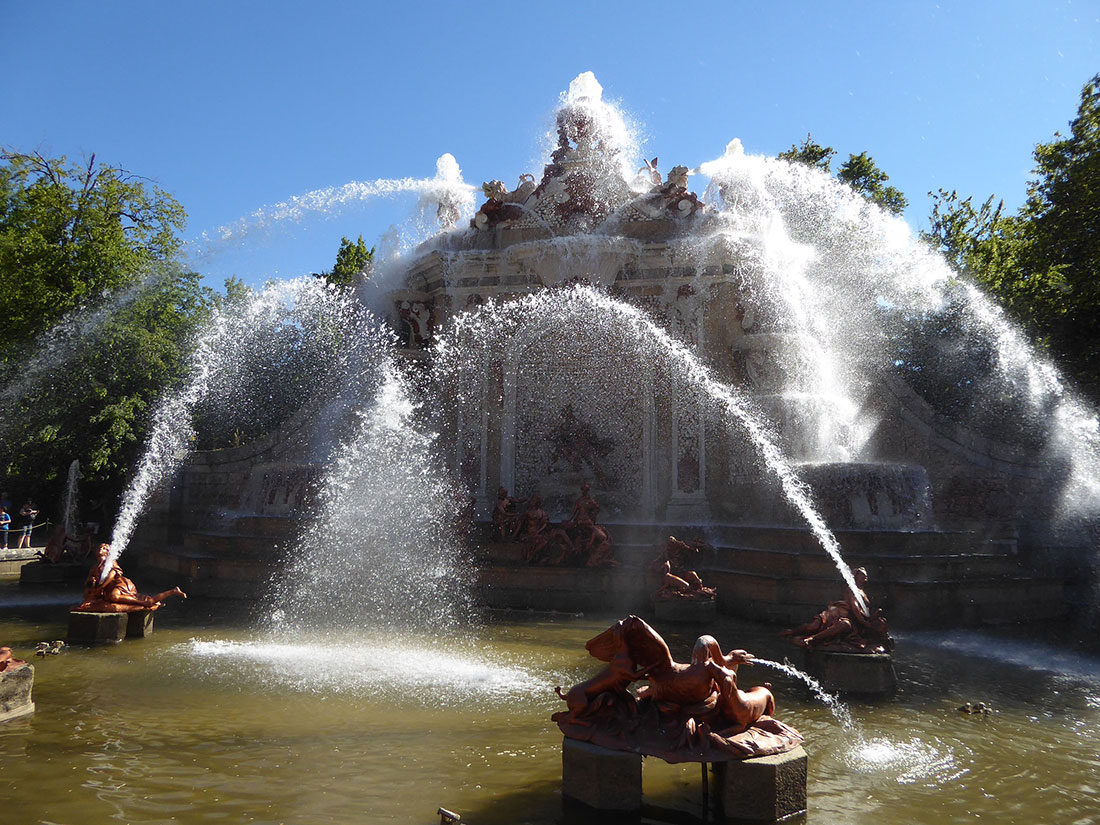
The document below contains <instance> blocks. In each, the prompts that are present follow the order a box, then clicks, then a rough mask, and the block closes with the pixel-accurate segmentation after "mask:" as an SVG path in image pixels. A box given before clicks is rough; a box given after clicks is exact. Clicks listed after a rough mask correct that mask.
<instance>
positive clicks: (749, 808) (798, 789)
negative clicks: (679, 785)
mask: <svg viewBox="0 0 1100 825" xmlns="http://www.w3.org/2000/svg"><path fill="white" fill-rule="evenodd" d="M807 761H808V760H807V758H806V751H804V750H803V749H802V748H801V747H798V748H795V749H794V750H793V751H788V752H787V753H780V754H776V755H775V756H758V757H756V758H755V759H741V760H736V761H730V762H715V763H714V779H715V788H716V794H715V795H716V796H717V797H718V804H719V805H720V806H721V809H722V812H723V814H724V815H725V816H726V818H728V819H734V820H755V821H758V822H776V821H778V820H780V819H784V818H785V817H788V816H791V815H792V814H797V813H799V812H801V811H804V810H806V763H807Z"/></svg>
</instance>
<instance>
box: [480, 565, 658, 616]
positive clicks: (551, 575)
mask: <svg viewBox="0 0 1100 825" xmlns="http://www.w3.org/2000/svg"><path fill="white" fill-rule="evenodd" d="M652 589H653V588H652V584H651V582H650V581H649V580H648V578H647V577H646V576H645V575H644V574H643V573H642V572H641V571H638V570H631V569H627V568H622V567H600V568H590V567H516V566H502V565H482V566H481V567H480V568H479V569H478V574H477V584H476V587H475V592H476V593H477V596H478V600H479V601H480V602H481V603H482V604H484V605H486V606H488V607H502V608H513V609H519V610H565V611H585V610H598V611H600V612H623V611H625V612H640V611H648V610H649V606H650V601H651V595H652V593H651V591H652Z"/></svg>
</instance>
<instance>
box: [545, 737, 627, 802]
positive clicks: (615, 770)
mask: <svg viewBox="0 0 1100 825" xmlns="http://www.w3.org/2000/svg"><path fill="white" fill-rule="evenodd" d="M561 792H562V796H565V797H568V798H569V799H572V800H574V801H576V802H582V803H584V804H585V805H588V806H589V807H590V808H595V809H596V810H599V811H623V812H627V811H638V810H641V807H642V756H641V754H638V753H628V752H626V751H614V750H610V749H609V748H601V747H599V746H598V745H593V744H591V743H589V742H581V741H579V740H576V739H569V738H565V739H563V740H562V746H561Z"/></svg>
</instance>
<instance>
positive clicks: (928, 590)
mask: <svg viewBox="0 0 1100 825" xmlns="http://www.w3.org/2000/svg"><path fill="white" fill-rule="evenodd" d="M703 580H704V581H705V582H706V583H707V584H708V585H710V586H712V587H717V588H718V607H719V610H720V611H722V612H724V613H731V614H733V615H737V616H742V617H744V618H752V619H757V620H760V621H765V622H779V623H784V624H789V625H794V624H801V623H803V622H806V621H809V620H810V619H811V618H812V617H813V616H814V615H815V614H817V613H819V612H820V611H821V610H822V609H824V608H825V606H826V605H827V604H828V603H829V602H831V601H835V600H836V599H838V598H840V596H841V595H842V593H843V589H844V588H843V585H842V584H840V583H839V582H838V581H837V580H836V579H835V578H834V579H833V580H832V581H829V580H827V579H800V578H783V577H777V576H769V575H763V574H759V573H746V572H743V571H733V570H711V571H707V572H706V573H704V574H703ZM868 595H869V596H870V598H871V603H872V607H881V608H882V609H883V611H884V612H885V614H886V618H887V620H888V621H889V622H890V626H891V627H894V628H909V629H917V628H929V627H951V626H976V625H980V624H997V623H1003V622H1011V621H1019V620H1020V619H1021V618H1022V617H1021V615H1020V613H1021V605H1026V612H1027V618H1028V619H1032V618H1033V619H1036V620H1039V619H1052V618H1059V617H1061V616H1064V615H1065V614H1066V612H1067V610H1068V603H1067V600H1066V598H1065V583H1064V581H1063V580H1062V579H1060V578H1054V577H1044V576H1000V577H991V578H989V579H974V580H927V581H912V580H901V579H895V580H893V581H879V582H877V583H876V582H875V581H874V580H872V584H871V586H870V587H869V588H868Z"/></svg>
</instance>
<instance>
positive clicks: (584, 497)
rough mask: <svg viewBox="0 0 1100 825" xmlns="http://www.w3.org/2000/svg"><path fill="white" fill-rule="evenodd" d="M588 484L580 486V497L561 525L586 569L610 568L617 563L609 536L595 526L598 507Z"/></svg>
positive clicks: (605, 530)
mask: <svg viewBox="0 0 1100 825" xmlns="http://www.w3.org/2000/svg"><path fill="white" fill-rule="evenodd" d="M591 489H592V488H591V487H590V486H589V484H588V482H585V483H583V484H581V495H580V498H578V499H577V500H576V502H575V503H574V504H573V512H572V513H571V514H570V516H569V519H568V520H567V521H566V522H565V523H564V524H563V525H562V526H563V527H564V528H565V529H566V531H567V532H568V533H570V540H571V541H572V543H573V551H574V554H575V555H577V556H579V557H580V558H583V559H584V564H585V566H587V567H612V566H617V565H618V564H619V562H618V561H617V560H616V559H615V557H614V555H613V553H614V551H613V550H612V543H611V534H610V533H608V532H607V528H606V527H603V526H601V525H599V524H596V516H598V515H599V513H600V505H599V503H598V502H597V501H596V499H594V498H593V497H592V494H591V492H590V491H591Z"/></svg>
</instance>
